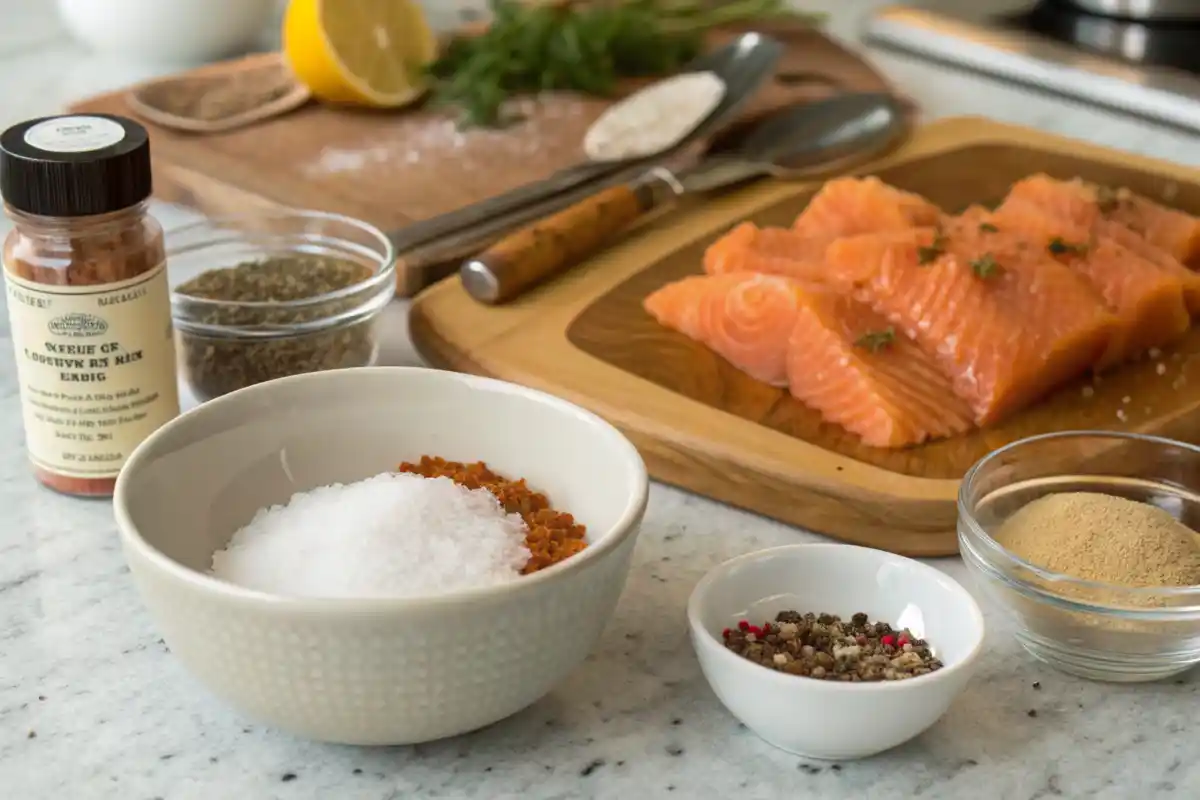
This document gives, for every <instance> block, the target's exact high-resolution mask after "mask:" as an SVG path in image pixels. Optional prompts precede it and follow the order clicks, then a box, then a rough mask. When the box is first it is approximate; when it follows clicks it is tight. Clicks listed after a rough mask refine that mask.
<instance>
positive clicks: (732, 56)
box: [389, 33, 784, 255]
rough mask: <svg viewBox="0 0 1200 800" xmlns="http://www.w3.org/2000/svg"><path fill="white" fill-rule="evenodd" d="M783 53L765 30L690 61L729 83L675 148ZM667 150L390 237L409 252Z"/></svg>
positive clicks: (731, 107)
mask: <svg viewBox="0 0 1200 800" xmlns="http://www.w3.org/2000/svg"><path fill="white" fill-rule="evenodd" d="M783 52H784V47H783V45H782V44H781V43H780V42H779V41H777V40H775V39H772V38H771V37H769V36H764V35H762V34H759V33H745V34H742V35H741V36H739V37H738V38H737V39H736V40H734V41H733V42H731V43H730V44H728V45H726V46H725V47H722V48H720V49H718V50H714V51H712V52H711V53H706V54H705V55H702V56H700V57H698V58H696V59H694V60H693V61H691V62H689V63H688V65H687V66H686V67H684V69H683V70H682V71H683V72H704V71H707V72H713V73H715V74H716V75H717V76H718V77H720V78H721V80H722V81H724V83H725V95H724V97H723V98H722V99H721V102H720V103H718V104H717V106H716V107H715V108H714V109H713V110H712V112H711V113H710V114H709V115H708V117H706V118H705V119H704V120H703V121H702V122H701V123H700V124H699V125H697V126H696V128H695V129H693V130H692V132H691V133H689V134H688V135H687V136H686V137H684V138H683V140H682V141H680V142H679V144H677V145H676V146H675V147H674V148H672V149H673V150H679V149H681V148H683V147H686V146H687V145H689V144H690V143H692V142H695V141H697V140H698V139H700V138H702V137H705V136H708V135H710V134H712V133H714V132H716V131H717V130H719V129H720V128H721V127H722V126H724V125H726V124H728V123H729V122H731V121H732V120H733V118H734V117H735V116H736V115H737V114H738V113H739V112H740V111H741V110H742V108H743V107H744V106H745V105H746V103H747V102H749V100H750V98H751V97H752V96H753V95H754V93H755V92H756V91H758V89H759V87H760V86H762V84H763V83H764V82H765V81H766V80H767V79H768V78H770V77H771V76H772V75H773V74H774V72H775V67H776V65H777V64H778V63H779V59H780V58H782V56H783ZM661 155H662V154H661V153H655V154H649V155H646V156H644V157H642V158H639V159H635V160H631V161H623V162H602V161H601V162H590V161H589V162H585V163H583V164H579V165H577V166H574V167H569V168H567V169H564V170H560V171H558V172H556V173H555V174H553V175H551V176H550V177H549V178H546V179H545V180H541V181H538V182H536V183H530V184H526V185H524V186H519V187H517V188H516V189H513V190H511V191H508V192H505V193H504V194H501V195H496V196H495V197H490V198H488V199H487V200H481V201H480V202H478V203H472V204H471V205H469V206H464V207H462V208H460V209H457V210H455V211H451V212H449V213H447V214H441V215H439V216H437V217H434V218H433V219H429V220H425V221H424V222H418V223H416V224H415V225H409V226H407V227H405V228H401V229H400V230H398V231H394V232H392V233H391V234H390V236H389V238H390V239H391V240H392V244H393V245H394V246H395V248H396V251H397V252H399V253H400V254H401V255H403V254H404V253H405V252H407V251H409V250H412V249H414V248H416V247H419V246H421V245H426V244H429V243H430V242H432V241H434V240H437V239H441V238H443V237H445V236H448V235H450V234H452V233H456V232H458V231H460V230H463V229H466V228H471V227H474V226H477V225H479V224H480V223H482V222H485V221H488V220H491V219H494V218H496V217H499V216H501V215H504V214H507V213H510V212H512V211H514V210H516V209H518V208H521V207H524V206H529V205H534V204H536V203H538V202H540V201H544V200H547V199H548V198H550V197H552V196H554V195H557V194H560V193H562V192H566V191H568V190H570V189H573V188H575V187H578V186H580V185H581V184H583V183H586V182H588V181H593V180H597V179H599V178H603V177H605V176H607V175H611V174H613V173H614V172H616V171H618V170H623V169H628V168H629V167H630V166H636V165H640V164H645V165H646V166H649V165H650V164H652V163H653V162H654V160H655V159H657V158H658V157H660V156H661Z"/></svg>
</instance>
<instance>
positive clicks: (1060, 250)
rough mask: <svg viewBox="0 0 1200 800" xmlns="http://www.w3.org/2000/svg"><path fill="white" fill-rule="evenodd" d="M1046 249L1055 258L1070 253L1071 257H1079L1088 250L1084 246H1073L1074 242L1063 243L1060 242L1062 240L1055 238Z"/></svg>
mask: <svg viewBox="0 0 1200 800" xmlns="http://www.w3.org/2000/svg"><path fill="white" fill-rule="evenodd" d="M1047 249H1048V250H1049V251H1050V252H1051V253H1053V254H1054V255H1056V256H1061V255H1064V254H1066V253H1071V254H1072V255H1077V256H1080V255H1083V254H1084V253H1086V252H1087V249H1088V248H1087V245H1086V244H1075V243H1074V242H1064V241H1063V240H1062V238H1060V237H1058V236H1055V237H1054V238H1053V239H1051V240H1050V244H1049V245H1048V246H1047Z"/></svg>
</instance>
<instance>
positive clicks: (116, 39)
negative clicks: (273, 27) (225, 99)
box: [58, 0, 277, 64]
mask: <svg viewBox="0 0 1200 800" xmlns="http://www.w3.org/2000/svg"><path fill="white" fill-rule="evenodd" d="M276 8H277V3H276V0H58V11H59V16H60V18H61V19H62V23H63V25H64V26H65V27H66V28H67V30H68V31H69V32H70V33H71V35H72V36H74V37H75V38H76V39H78V40H79V41H80V42H83V43H84V44H86V45H87V46H88V47H90V48H92V49H93V50H96V51H97V52H101V53H108V54H112V55H118V56H122V57H125V58H129V59H133V60H138V61H150V62H161V63H166V64H195V63H201V62H205V61H211V60H214V59H218V58H221V57H223V56H228V55H232V54H235V53H237V52H238V51H240V50H244V49H246V48H248V47H250V46H252V45H253V44H254V43H255V41H256V40H257V39H258V38H259V37H260V36H262V35H263V34H264V33H265V32H266V29H267V26H268V25H269V24H270V23H271V21H272V19H273V17H274V14H275V12H276Z"/></svg>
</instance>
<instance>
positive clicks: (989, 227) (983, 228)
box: [979, 222, 1000, 233]
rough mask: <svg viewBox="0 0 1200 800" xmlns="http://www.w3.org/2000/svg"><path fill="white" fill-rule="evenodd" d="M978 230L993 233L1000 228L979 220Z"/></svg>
mask: <svg viewBox="0 0 1200 800" xmlns="http://www.w3.org/2000/svg"><path fill="white" fill-rule="evenodd" d="M979 230H980V231H982V232H983V233H995V232H996V231H998V230H1000V229H999V228H997V227H996V226H995V225H993V224H992V223H990V222H981V223H979Z"/></svg>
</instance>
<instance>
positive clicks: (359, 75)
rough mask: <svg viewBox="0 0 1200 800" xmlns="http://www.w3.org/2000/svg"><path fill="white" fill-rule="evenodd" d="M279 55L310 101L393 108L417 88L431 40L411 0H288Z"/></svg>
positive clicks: (422, 85)
mask: <svg viewBox="0 0 1200 800" xmlns="http://www.w3.org/2000/svg"><path fill="white" fill-rule="evenodd" d="M283 55H284V58H286V59H287V62H288V64H289V65H290V66H291V68H292V71H293V72H294V73H295V74H296V78H297V79H298V80H299V81H300V82H301V83H303V84H304V85H305V86H307V87H308V89H309V91H311V92H312V94H313V96H314V97H316V98H317V99H318V100H324V101H327V102H331V103H346V104H350V105H357V106H367V107H370V108H399V107H401V106H405V105H408V104H409V103H412V102H413V101H414V100H417V99H418V98H420V97H421V95H422V94H424V92H425V89H426V88H427V81H426V79H425V76H424V67H425V66H426V65H427V64H429V63H430V62H432V61H433V60H434V59H435V58H436V57H437V38H436V37H435V36H434V33H433V30H432V28H430V26H429V21H428V20H427V19H426V18H425V14H424V12H423V11H422V10H421V7H420V6H419V5H418V4H417V3H415V2H413V0H289V2H288V6H287V11H286V13H285V14H284V18H283Z"/></svg>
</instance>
